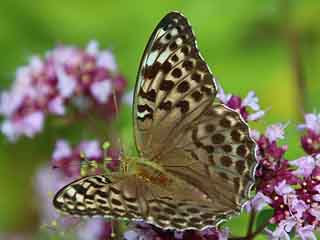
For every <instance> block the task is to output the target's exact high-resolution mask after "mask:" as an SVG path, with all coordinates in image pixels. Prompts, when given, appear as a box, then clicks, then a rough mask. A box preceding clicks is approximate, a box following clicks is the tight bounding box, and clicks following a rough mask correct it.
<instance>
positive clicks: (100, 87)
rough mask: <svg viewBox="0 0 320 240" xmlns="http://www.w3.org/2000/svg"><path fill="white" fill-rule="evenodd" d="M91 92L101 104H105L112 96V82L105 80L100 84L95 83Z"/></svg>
mask: <svg viewBox="0 0 320 240" xmlns="http://www.w3.org/2000/svg"><path fill="white" fill-rule="evenodd" d="M90 90H91V93H92V95H93V96H94V97H95V98H96V100H97V101H98V102H99V103H105V102H107V100H108V98H109V97H110V96H111V94H112V86H111V81H110V80H103V81H100V82H94V83H93V84H92V85H91V88H90Z"/></svg>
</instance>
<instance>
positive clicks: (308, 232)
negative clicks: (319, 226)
mask: <svg viewBox="0 0 320 240" xmlns="http://www.w3.org/2000/svg"><path fill="white" fill-rule="evenodd" d="M297 234H298V236H299V237H300V238H301V240H317V237H316V235H315V234H314V226H312V225H306V226H303V227H298V228H297Z"/></svg>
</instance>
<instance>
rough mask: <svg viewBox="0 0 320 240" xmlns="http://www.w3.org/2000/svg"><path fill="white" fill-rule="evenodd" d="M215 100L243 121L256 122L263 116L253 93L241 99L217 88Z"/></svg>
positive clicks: (262, 111) (263, 112) (263, 113)
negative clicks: (235, 112) (237, 114)
mask: <svg viewBox="0 0 320 240" xmlns="http://www.w3.org/2000/svg"><path fill="white" fill-rule="evenodd" d="M217 98H218V100H219V101H220V102H221V103H223V104H225V105H227V106H228V107H230V108H231V109H234V110H236V111H237V112H239V113H240V114H241V116H242V118H243V119H244V120H245V121H257V120H259V119H260V118H262V117H263V116H264V115H265V111H264V110H261V109H260V106H259V104H258V102H259V99H258V97H257V96H256V94H255V92H253V91H250V92H249V93H248V95H247V96H246V97H245V98H244V99H241V97H239V96H235V95H232V94H229V93H225V92H224V90H223V88H222V87H221V86H219V88H218V94H217Z"/></svg>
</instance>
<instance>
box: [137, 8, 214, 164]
mask: <svg viewBox="0 0 320 240" xmlns="http://www.w3.org/2000/svg"><path fill="white" fill-rule="evenodd" d="M215 94H216V87H215V82H214V79H213V77H212V74H211V72H210V70H209V68H208V66H207V64H206V63H205V62H204V60H203V59H202V57H201V56H200V53H199V51H198V48H197V45H196V41H195V37H194V34H193V32H192V29H191V26H190V25H189V24H188V22H187V20H186V18H185V17H183V16H182V15H181V14H179V13H175V12H172V13H169V14H168V15H167V16H165V17H164V18H163V19H162V20H161V21H160V23H159V25H158V26H157V27H156V29H155V31H154V33H153V34H152V36H151V38H150V40H149V43H148V45H147V47H146V50H145V52H144V55H143V57H142V61H141V64H140V68H139V72H138V82H137V84H136V88H135V97H134V107H133V108H134V109H133V118H134V122H135V137H136V144H137V147H138V149H139V151H140V152H141V153H142V155H143V156H144V157H145V158H148V159H154V158H155V156H157V155H158V154H159V153H160V152H161V151H162V150H163V148H165V147H166V145H167V144H169V143H170V142H171V141H172V139H173V138H175V135H176V134H177V133H179V132H180V131H181V130H182V129H184V128H185V127H186V126H187V125H188V124H191V123H192V121H193V120H194V119H196V118H197V117H199V115H200V114H201V113H202V112H203V111H204V110H205V109H206V108H208V106H209V105H211V104H212V101H213V99H214V96H215Z"/></svg>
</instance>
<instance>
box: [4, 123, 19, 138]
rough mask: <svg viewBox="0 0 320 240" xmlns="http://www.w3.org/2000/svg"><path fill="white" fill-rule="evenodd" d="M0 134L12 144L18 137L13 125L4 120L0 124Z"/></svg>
mask: <svg viewBox="0 0 320 240" xmlns="http://www.w3.org/2000/svg"><path fill="white" fill-rule="evenodd" d="M1 132H2V133H3V134H4V135H6V137H7V138H8V140H9V141H11V142H14V141H16V140H17V137H18V136H19V133H18V132H17V129H16V128H15V126H14V124H13V122H12V121H10V120H5V121H4V122H3V123H2V124H1Z"/></svg>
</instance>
